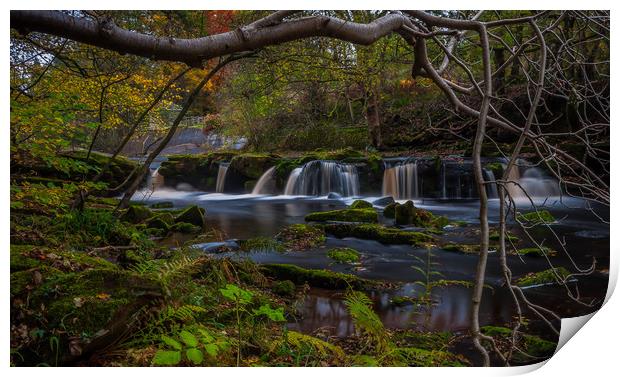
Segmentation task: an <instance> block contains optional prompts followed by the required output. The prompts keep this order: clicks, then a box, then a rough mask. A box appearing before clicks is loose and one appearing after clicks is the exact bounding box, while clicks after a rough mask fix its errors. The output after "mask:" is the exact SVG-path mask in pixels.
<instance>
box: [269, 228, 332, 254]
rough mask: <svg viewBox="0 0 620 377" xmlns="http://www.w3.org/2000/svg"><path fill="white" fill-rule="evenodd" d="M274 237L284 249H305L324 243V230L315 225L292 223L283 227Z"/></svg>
mask: <svg viewBox="0 0 620 377" xmlns="http://www.w3.org/2000/svg"><path fill="white" fill-rule="evenodd" d="M276 238H277V239H278V240H279V241H280V242H282V244H283V245H284V247H285V248H286V249H290V250H305V249H309V248H312V247H317V246H320V245H322V244H323V243H325V232H323V230H322V229H321V228H319V227H317V226H312V225H306V224H293V225H289V226H286V227H284V228H283V229H282V230H281V231H280V233H278V235H277V236H276Z"/></svg>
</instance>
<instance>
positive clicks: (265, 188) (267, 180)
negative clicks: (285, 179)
mask: <svg viewBox="0 0 620 377" xmlns="http://www.w3.org/2000/svg"><path fill="white" fill-rule="evenodd" d="M275 172H276V167H275V166H272V167H270V168H269V169H268V170H267V171H266V172H265V173H263V175H261V177H260V178H259V179H258V182H256V186H254V189H253V190H252V194H253V195H260V194H272V193H273V192H274V191H275V186H276V182H275V180H274V179H273V176H274V174H275Z"/></svg>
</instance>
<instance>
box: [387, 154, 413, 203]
mask: <svg viewBox="0 0 620 377" xmlns="http://www.w3.org/2000/svg"><path fill="white" fill-rule="evenodd" d="M382 186H383V187H382V190H381V191H382V193H383V196H391V197H393V198H394V199H414V198H418V197H419V191H418V190H419V188H418V162H417V161H414V162H412V163H408V164H404V165H397V166H394V167H392V168H388V169H385V171H384V172H383V185H382Z"/></svg>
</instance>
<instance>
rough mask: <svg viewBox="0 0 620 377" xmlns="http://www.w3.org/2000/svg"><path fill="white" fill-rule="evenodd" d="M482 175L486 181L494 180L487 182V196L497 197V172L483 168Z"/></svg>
mask: <svg viewBox="0 0 620 377" xmlns="http://www.w3.org/2000/svg"><path fill="white" fill-rule="evenodd" d="M482 176H483V177H484V180H485V181H487V182H492V183H487V184H486V188H487V196H488V197H489V198H497V197H498V193H497V184H496V183H495V174H494V173H493V170H490V169H482Z"/></svg>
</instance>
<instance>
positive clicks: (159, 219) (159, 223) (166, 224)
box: [145, 214, 172, 232]
mask: <svg viewBox="0 0 620 377" xmlns="http://www.w3.org/2000/svg"><path fill="white" fill-rule="evenodd" d="M168 215H169V214H168ZM145 224H146V227H147V228H152V229H161V230H162V231H164V232H167V231H168V230H169V229H170V225H171V224H172V222H171V221H166V217H165V216H153V217H151V218H150V219H148V220H146V222H145Z"/></svg>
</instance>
